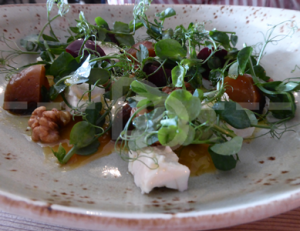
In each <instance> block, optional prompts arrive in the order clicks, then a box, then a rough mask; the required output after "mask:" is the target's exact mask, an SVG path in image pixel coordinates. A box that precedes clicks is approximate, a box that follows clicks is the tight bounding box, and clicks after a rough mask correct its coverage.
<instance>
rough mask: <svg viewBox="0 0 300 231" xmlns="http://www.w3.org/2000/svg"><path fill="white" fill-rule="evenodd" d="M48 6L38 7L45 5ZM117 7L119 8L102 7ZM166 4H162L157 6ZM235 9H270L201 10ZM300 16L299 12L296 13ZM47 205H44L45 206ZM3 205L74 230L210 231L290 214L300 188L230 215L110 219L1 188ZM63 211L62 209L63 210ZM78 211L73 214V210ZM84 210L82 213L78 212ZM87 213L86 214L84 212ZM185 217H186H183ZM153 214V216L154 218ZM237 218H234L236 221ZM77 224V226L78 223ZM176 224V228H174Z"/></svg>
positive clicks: (298, 202)
mask: <svg viewBox="0 0 300 231" xmlns="http://www.w3.org/2000/svg"><path fill="white" fill-rule="evenodd" d="M45 5H46V3H38V4H34V6H36V7H39V6H45ZM85 5H87V6H94V5H95V4H85ZM97 5H101V6H106V7H107V6H109V7H116V6H118V5H102V4H97ZM133 5H134V4H127V5H125V7H127V8H129V7H130V8H131V7H132V6H133ZM153 5H162V4H153ZM164 5H167V6H170V7H172V6H176V7H180V6H193V7H195V6H199V5H197V4H176V5H173V4H164ZM28 6H32V4H14V5H2V6H0V8H7V7H28ZM76 6H80V4H72V5H71V7H75V8H76ZM222 6H225V7H235V8H248V7H251V8H262V9H266V8H268V7H256V6H231V5H201V7H204V8H205V7H222ZM272 10H284V11H295V10H290V9H280V8H273V9H272ZM295 12H297V13H298V14H299V12H298V11H295ZM43 204H44V205H43ZM0 206H1V209H2V210H4V211H6V212H10V213H13V214H17V215H19V216H23V217H26V218H30V219H33V220H37V221H43V222H45V223H49V224H50V223H51V222H53V221H55V223H56V224H59V225H62V226H65V227H73V228H83V229H92V230H99V229H105V230H116V228H118V229H122V230H127V229H128V230H140V229H141V228H144V229H147V230H148V229H153V228H155V229H156V230H169V229H170V230H182V229H185V230H195V229H197V230H207V229H216V228H224V227H229V226H234V225H240V224H244V223H248V222H253V221H257V220H261V219H265V218H268V217H271V216H275V215H278V214H280V213H284V212H287V211H289V210H292V209H295V208H297V207H299V206H300V188H298V189H295V190H294V191H293V192H291V191H289V192H286V197H284V198H281V199H275V200H269V201H268V202H266V203H262V204H258V205H252V206H248V207H242V208H237V209H233V210H232V211H229V212H219V213H217V214H216V213H212V212H213V211H214V209H213V210H212V212H210V213H208V214H202V215H199V213H201V212H199V211H198V212H197V211H196V212H195V211H193V212H188V213H178V214H168V215H166V214H163V213H155V214H157V215H158V216H160V217H154V215H155V214H151V213H148V214H147V215H148V217H147V218H146V217H143V218H141V217H134V215H136V214H137V213H136V214H135V213H132V218H127V217H121V216H120V214H121V213H119V216H117V215H118V213H112V214H115V216H107V215H108V213H107V214H105V212H104V213H103V215H99V214H101V213H102V212H99V213H97V212H95V213H93V212H92V211H90V213H88V211H87V210H85V209H77V208H75V207H67V206H55V205H51V204H49V203H46V202H42V201H32V200H30V199H28V198H26V197H21V196H17V194H13V193H7V192H5V191H2V190H1V189H0ZM59 208H60V209H59ZM72 209H73V210H74V211H75V212H74V211H70V210H72ZM80 210H82V213H80V212H77V211H80ZM84 210H85V213H84ZM180 214H184V215H183V216H179V215H180ZM151 215H153V217H151ZM232 218H234V219H232ZM74 221H76V224H75V222H74ZM174 224H175V225H176V227H175V226H174Z"/></svg>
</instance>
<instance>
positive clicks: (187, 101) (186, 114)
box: [165, 89, 201, 121]
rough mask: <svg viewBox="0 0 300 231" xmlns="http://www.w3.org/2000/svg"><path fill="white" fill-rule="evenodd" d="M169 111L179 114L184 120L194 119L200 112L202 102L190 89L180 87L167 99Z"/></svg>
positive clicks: (166, 104) (166, 105) (166, 103)
mask: <svg viewBox="0 0 300 231" xmlns="http://www.w3.org/2000/svg"><path fill="white" fill-rule="evenodd" d="M165 107H166V109H167V110H168V112H169V113H171V114H173V115H177V116H178V117H179V118H181V119H182V120H184V121H192V120H194V119H195V118H196V117H197V116H198V115H199V113H200V110H201V102H200V99H199V98H198V97H195V96H193V95H192V94H191V93H190V92H189V91H187V90H183V89H178V90H175V91H173V92H172V93H171V94H170V95H169V96H168V98H167V99H166V101H165Z"/></svg>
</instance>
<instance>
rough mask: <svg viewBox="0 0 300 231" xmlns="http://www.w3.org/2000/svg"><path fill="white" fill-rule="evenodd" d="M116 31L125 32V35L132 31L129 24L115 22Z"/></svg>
mask: <svg viewBox="0 0 300 231" xmlns="http://www.w3.org/2000/svg"><path fill="white" fill-rule="evenodd" d="M114 31H116V32H123V33H130V29H129V26H128V24H127V23H124V22H119V21H117V22H115V23H114Z"/></svg>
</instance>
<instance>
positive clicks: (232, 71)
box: [228, 62, 239, 79]
mask: <svg viewBox="0 0 300 231" xmlns="http://www.w3.org/2000/svg"><path fill="white" fill-rule="evenodd" d="M238 76H239V64H238V62H235V63H233V64H232V65H231V66H230V67H229V70H228V77H230V78H232V79H236V78H237V77H238Z"/></svg>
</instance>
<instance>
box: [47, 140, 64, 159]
mask: <svg viewBox="0 0 300 231" xmlns="http://www.w3.org/2000/svg"><path fill="white" fill-rule="evenodd" d="M51 150H52V153H53V154H54V156H55V157H56V158H57V160H58V161H59V163H62V161H63V159H64V157H65V155H66V150H65V149H64V147H63V146H62V144H61V143H60V144H59V147H58V150H57V152H55V151H53V149H52V148H51Z"/></svg>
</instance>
